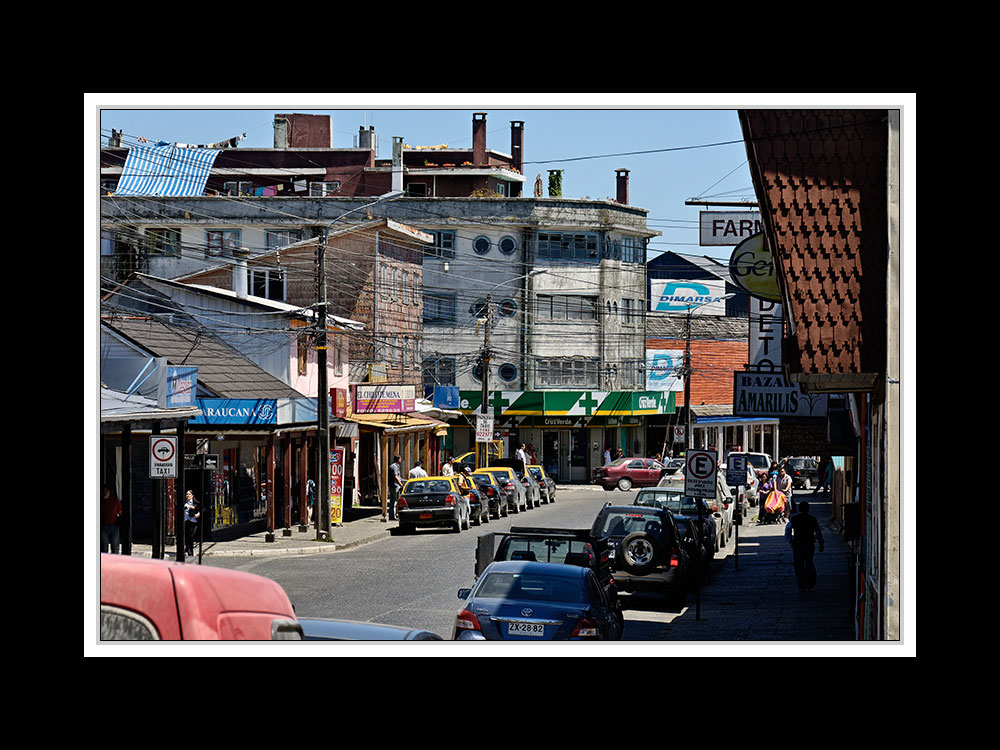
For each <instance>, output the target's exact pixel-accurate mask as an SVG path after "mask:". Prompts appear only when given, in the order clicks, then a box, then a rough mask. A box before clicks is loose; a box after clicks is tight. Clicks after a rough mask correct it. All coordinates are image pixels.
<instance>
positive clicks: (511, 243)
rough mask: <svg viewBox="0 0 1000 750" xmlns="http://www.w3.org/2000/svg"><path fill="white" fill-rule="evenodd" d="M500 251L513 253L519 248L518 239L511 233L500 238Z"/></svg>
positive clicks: (506, 253)
mask: <svg viewBox="0 0 1000 750" xmlns="http://www.w3.org/2000/svg"><path fill="white" fill-rule="evenodd" d="M499 247H500V252H501V253H503V254H504V255H511V254H513V252H514V251H515V250H517V240H515V239H514V238H513V237H511V236H510V235H508V236H506V237H501V238H500V244H499Z"/></svg>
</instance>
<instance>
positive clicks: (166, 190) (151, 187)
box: [114, 144, 219, 197]
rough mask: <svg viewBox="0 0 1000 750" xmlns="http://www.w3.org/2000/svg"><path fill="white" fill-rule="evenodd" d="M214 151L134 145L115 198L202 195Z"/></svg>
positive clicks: (212, 162) (214, 155)
mask: <svg viewBox="0 0 1000 750" xmlns="http://www.w3.org/2000/svg"><path fill="white" fill-rule="evenodd" d="M218 154H219V151H218V150H217V149H208V148H182V147H180V146H173V145H169V144H168V145H165V146H134V147H132V148H130V149H129V150H128V156H127V157H126V159H125V166H124V167H122V176H121V178H120V179H119V180H118V188H117V189H116V190H115V192H114V194H115V195H122V196H130V195H162V196H171V197H185V196H199V195H204V194H205V183H206V182H207V181H208V175H209V173H210V172H211V171H212V165H213V164H215V157H216V156H217V155H218Z"/></svg>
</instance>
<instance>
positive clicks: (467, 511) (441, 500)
mask: <svg viewBox="0 0 1000 750" xmlns="http://www.w3.org/2000/svg"><path fill="white" fill-rule="evenodd" d="M463 490H464V491H463ZM471 513H472V510H471V507H470V504H469V495H468V489H467V488H464V487H462V486H461V485H460V484H459V483H458V477H457V476H450V477H419V478H417V479H407V480H406V484H404V485H403V491H402V492H400V493H399V498H398V500H397V501H396V516H397V517H398V518H399V531H400V533H403V534H408V533H411V532H413V531H414V530H415V529H416V528H417V527H418V526H450V527H451V528H452V529H453V530H454V531H455V532H456V533H460V532H461V531H462V529H467V528H469V518H470V516H471Z"/></svg>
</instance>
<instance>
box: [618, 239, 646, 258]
mask: <svg viewBox="0 0 1000 750" xmlns="http://www.w3.org/2000/svg"><path fill="white" fill-rule="evenodd" d="M622 260H623V261H624V262H626V263H645V262H646V242H645V240H643V239H642V237H629V236H628V235H625V236H623V237H622Z"/></svg>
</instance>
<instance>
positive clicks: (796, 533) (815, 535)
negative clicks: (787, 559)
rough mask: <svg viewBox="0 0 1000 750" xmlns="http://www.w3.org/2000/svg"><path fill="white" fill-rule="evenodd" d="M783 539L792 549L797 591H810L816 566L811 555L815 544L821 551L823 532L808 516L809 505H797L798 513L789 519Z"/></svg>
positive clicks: (810, 516) (813, 553) (814, 580)
mask: <svg viewBox="0 0 1000 750" xmlns="http://www.w3.org/2000/svg"><path fill="white" fill-rule="evenodd" d="M785 539H786V540H787V541H788V544H789V545H791V547H792V561H793V564H794V565H795V580H796V582H797V583H798V584H799V591H811V590H812V588H813V587H814V586H815V585H816V566H815V565H814V564H813V555H815V553H816V543H817V542H818V543H819V551H820V552H822V551H823V532H822V531H821V530H820V528H819V521H817V520H816V517H815V516H812V515H810V514H809V503H808V502H806V501H804V500H803V501H802V502H801V503H799V512H798V513H796V514H795V515H793V516H792V517H791V519H790V520H789V522H788V524H787V525H786V526H785Z"/></svg>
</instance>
